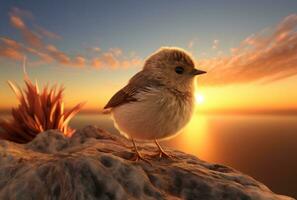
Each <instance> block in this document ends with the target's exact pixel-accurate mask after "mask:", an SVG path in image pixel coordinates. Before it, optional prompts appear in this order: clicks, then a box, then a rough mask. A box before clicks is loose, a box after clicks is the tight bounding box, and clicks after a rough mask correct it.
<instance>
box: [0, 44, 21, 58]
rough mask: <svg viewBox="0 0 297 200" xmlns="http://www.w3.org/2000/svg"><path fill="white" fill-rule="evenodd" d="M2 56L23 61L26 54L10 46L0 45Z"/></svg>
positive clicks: (0, 54)
mask: <svg viewBox="0 0 297 200" xmlns="http://www.w3.org/2000/svg"><path fill="white" fill-rule="evenodd" d="M0 56H1V57H5V58H9V59H12V60H17V61H21V60H22V59H23V58H24V54H23V53H22V52H21V51H18V50H15V49H12V48H9V47H0Z"/></svg>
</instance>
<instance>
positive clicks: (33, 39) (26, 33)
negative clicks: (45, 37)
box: [10, 9, 43, 48]
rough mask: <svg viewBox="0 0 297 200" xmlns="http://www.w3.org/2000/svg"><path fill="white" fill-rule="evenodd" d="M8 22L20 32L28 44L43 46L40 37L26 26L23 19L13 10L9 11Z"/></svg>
mask: <svg viewBox="0 0 297 200" xmlns="http://www.w3.org/2000/svg"><path fill="white" fill-rule="evenodd" d="M18 10H19V9H18ZM10 23H11V25H12V26H13V27H15V28H16V29H18V30H19V31H20V32H21V34H22V36H23V39H24V40H25V42H26V43H27V44H28V45H29V46H31V47H35V48H41V47H42V46H43V44H42V41H41V39H40V37H39V36H38V35H37V34H36V33H34V32H33V31H31V30H30V29H29V28H28V27H27V25H26V24H25V22H24V21H23V19H22V18H21V17H20V16H18V15H17V14H16V13H14V12H11V13H10Z"/></svg>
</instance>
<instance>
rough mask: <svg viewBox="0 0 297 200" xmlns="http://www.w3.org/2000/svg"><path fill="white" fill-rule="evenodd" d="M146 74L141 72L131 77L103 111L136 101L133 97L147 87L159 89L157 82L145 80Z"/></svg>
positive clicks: (159, 84) (159, 85)
mask: <svg viewBox="0 0 297 200" xmlns="http://www.w3.org/2000/svg"><path fill="white" fill-rule="evenodd" d="M147 77H148V76H146V74H145V73H144V72H143V71H141V72H139V73H137V74H136V75H135V76H133V77H132V78H131V79H130V81H129V83H128V84H127V85H126V86H125V87H124V88H122V89H121V90H119V91H118V92H117V93H115V94H114V95H113V96H112V97H111V99H110V100H109V101H108V103H107V104H106V105H105V106H104V109H107V108H114V107H117V106H120V105H122V104H125V103H129V102H132V101H138V100H137V98H136V97H135V95H136V94H137V93H139V92H141V91H146V90H148V88H149V87H161V86H163V84H161V83H160V82H159V81H158V80H153V79H149V78H147Z"/></svg>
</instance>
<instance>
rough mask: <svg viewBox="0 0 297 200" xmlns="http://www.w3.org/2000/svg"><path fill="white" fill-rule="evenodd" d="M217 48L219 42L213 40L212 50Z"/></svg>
mask: <svg viewBox="0 0 297 200" xmlns="http://www.w3.org/2000/svg"><path fill="white" fill-rule="evenodd" d="M218 46H219V40H214V41H213V43H212V49H218Z"/></svg>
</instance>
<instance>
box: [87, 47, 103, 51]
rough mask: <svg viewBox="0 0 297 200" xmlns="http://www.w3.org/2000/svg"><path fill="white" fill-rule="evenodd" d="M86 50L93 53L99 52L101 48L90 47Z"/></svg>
mask: <svg viewBox="0 0 297 200" xmlns="http://www.w3.org/2000/svg"><path fill="white" fill-rule="evenodd" d="M88 50H91V51H94V52H100V51H101V48H100V47H90V48H88Z"/></svg>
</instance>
